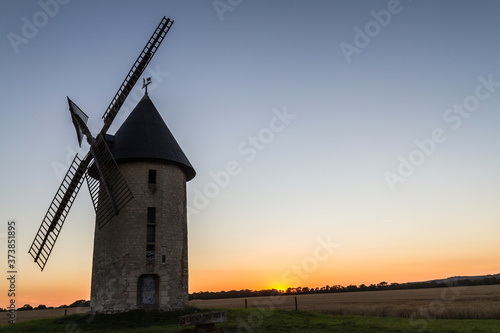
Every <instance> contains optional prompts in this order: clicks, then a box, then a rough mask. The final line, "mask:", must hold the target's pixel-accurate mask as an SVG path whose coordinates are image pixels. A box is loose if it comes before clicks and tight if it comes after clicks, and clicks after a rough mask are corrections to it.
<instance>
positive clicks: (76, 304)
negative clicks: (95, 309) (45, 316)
mask: <svg viewBox="0 0 500 333" xmlns="http://www.w3.org/2000/svg"><path fill="white" fill-rule="evenodd" d="M80 306H90V301H86V300H84V299H80V300H78V301H74V302H73V303H71V304H70V305H60V306H58V307H55V306H45V305H43V304H40V305H38V306H36V307H32V306H31V305H29V304H24V305H23V306H22V307H20V308H17V309H16V311H26V310H46V309H58V308H76V307H80ZM2 311H8V309H3V308H0V312H2Z"/></svg>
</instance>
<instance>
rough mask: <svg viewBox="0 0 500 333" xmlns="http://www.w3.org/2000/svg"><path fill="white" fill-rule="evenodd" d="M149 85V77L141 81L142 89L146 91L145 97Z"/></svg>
mask: <svg viewBox="0 0 500 333" xmlns="http://www.w3.org/2000/svg"><path fill="white" fill-rule="evenodd" d="M150 84H151V76H149V77H147V78H143V79H142V88H143V89H146V91H145V92H144V94H145V95H147V94H148V85H150Z"/></svg>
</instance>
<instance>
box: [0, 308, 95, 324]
mask: <svg viewBox="0 0 500 333" xmlns="http://www.w3.org/2000/svg"><path fill="white" fill-rule="evenodd" d="M64 310H66V309H64V308H57V309H46V310H26V311H17V312H16V321H17V322H18V323H20V322H23V321H26V320H33V319H44V318H54V317H62V316H64ZM89 310H90V308H89V307H80V308H78V307H75V308H67V312H66V314H67V315H68V316H69V315H72V314H79V313H87V312H88V311H89ZM8 315H9V312H0V325H5V324H7V323H8V320H9V318H8Z"/></svg>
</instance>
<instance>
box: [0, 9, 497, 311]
mask: <svg viewBox="0 0 500 333" xmlns="http://www.w3.org/2000/svg"><path fill="white" fill-rule="evenodd" d="M219 2H220V3H224V4H225V6H219V7H217V6H215V7H214V3H215V4H219ZM47 3H50V4H51V6H52V7H50V8H49V7H47V5H46V4H47ZM54 4H56V5H57V12H55V9H54V8H55V7H54V6H55V5H54ZM228 8H230V9H231V10H229V9H228ZM50 10H52V12H50V13H52V14H53V15H49V14H48V11H50ZM0 13H2V14H1V15H2V20H1V22H2V27H3V38H2V39H1V41H0V45H1V48H2V63H3V66H2V67H1V77H2V78H3V79H2V80H1V81H0V87H1V89H0V96H1V98H0V100H1V101H2V112H0V126H1V131H0V136H1V140H0V142H2V145H0V156H2V166H1V171H0V191H1V200H0V215H1V220H2V224H1V227H0V248H1V250H0V252H1V253H2V255H3V260H4V261H3V265H2V268H3V273H2V274H3V275H2V279H1V281H2V282H0V308H6V307H7V306H9V305H10V304H11V302H12V299H14V298H15V304H16V306H18V307H22V306H23V305H25V304H29V305H31V306H38V305H46V306H54V307H58V306H61V305H67V304H71V303H73V302H74V301H76V300H80V299H83V300H90V298H91V288H94V287H91V286H99V289H95V288H94V289H95V290H97V291H95V293H94V294H95V295H94V296H93V297H92V298H93V299H102V302H103V303H104V302H106V301H107V300H109V299H111V297H108V295H107V294H106V292H107V291H109V289H111V287H109V286H110V285H111V286H112V287H113V288H115V289H117V290H118V289H119V290H126V292H123V293H122V295H121V297H122V298H123V299H125V301H123V302H117V303H118V305H122V303H124V302H125V303H126V304H127V306H124V309H129V308H134V307H135V306H144V307H147V306H149V305H151V304H153V305H155V306H156V305H157V304H158V302H160V301H165V302H172V303H173V302H174V301H171V300H173V299H178V300H179V301H178V304H181V305H178V304H176V305H175V306H179V307H181V306H182V304H188V294H192V293H200V292H214V293H215V292H219V291H240V290H254V291H260V290H269V289H276V290H278V291H286V290H287V289H288V288H292V289H293V290H297V289H296V288H308V289H314V290H316V288H318V290H321V288H323V287H326V286H349V285H351V286H360V285H365V286H370V285H373V286H377V285H378V284H380V283H381V282H386V283H387V284H388V285H390V284H391V283H397V284H401V283H407V282H422V281H430V280H435V279H445V278H448V277H453V276H482V275H488V274H497V273H500V260H499V256H500V204H499V203H500V191H499V189H500V172H499V170H500V130H499V129H500V64H499V61H500V60H499V59H500V40H499V37H498V31H500V20H499V17H500V2H498V1H481V2H473V1H458V2H457V4H456V3H455V2H453V1H410V0H400V1H395V0H390V1H389V0H381V1H379V0H377V1H340V0H339V1H295V0H290V1H283V0H277V1H263V0H258V1H227V0H221V1H189V0H188V1H173V0H165V1H155V0H145V1H125V2H124V1H118V0H108V1H97V0H89V1H76V0H75V1H63V0H41V1H28V0H16V1H0ZM164 16H165V17H169V18H171V19H172V20H173V21H175V23H174V24H172V21H170V20H169V21H168V22H169V23H168V24H169V25H168V27H169V29H170V30H169V31H168V35H167V37H165V40H164V41H163V42H162V45H161V47H158V49H157V51H155V52H156V53H155V54H154V58H152V59H150V62H149V63H147V62H146V61H145V60H144V58H142V59H143V60H144V61H142V65H141V66H144V65H146V66H147V67H145V69H144V71H143V74H142V75H141V76H140V77H138V78H137V83H135V85H134V86H133V88H131V89H130V93H129V94H128V96H127V97H126V99H125V100H124V102H123V105H121V106H120V107H119V108H118V109H119V112H118V113H117V114H116V117H115V118H113V121H112V123H109V124H108V125H109V128H108V125H106V126H105V125H104V124H105V123H104V122H103V118H102V116H103V114H104V113H105V111H106V110H107V107H108V105H110V102H112V101H113V98H114V96H115V94H116V93H117V91H122V92H123V91H124V90H123V89H122V90H119V89H121V88H120V87H121V85H122V84H123V83H122V82H124V81H123V80H124V78H126V77H128V76H127V73H129V72H128V71H129V70H130V69H131V68H135V70H137V67H138V66H135V67H134V66H133V65H134V61H136V59H138V58H137V57H138V55H141V54H142V53H141V50H143V48H144V46H145V45H148V44H147V43H148V40H150V39H152V40H155V38H156V37H155V36H156V35H155V34H154V32H155V28H156V27H157V26H158V27H160V26H162V23H161V22H163V21H162V18H163V17H164ZM159 24H160V25H159ZM163 24H166V23H163ZM170 27H171V28H170ZM156 29H158V28H156ZM162 29H163V30H161V31H163V32H164V31H166V30H165V29H166V28H165V26H164V25H163V28H162ZM495 31H496V32H495ZM156 42H157V43H158V40H156ZM149 47H150V49H152V48H153V47H152V46H151V45H150V46H149ZM145 54H150V51H149V52H145ZM142 56H145V55H142ZM139 62H141V61H139ZM141 68H142V67H141ZM148 77H149V78H150V79H149V81H147V79H146V78H148ZM143 79H144V81H143ZM125 86H126V85H125ZM129 88H130V87H129ZM129 88H127V89H129ZM145 88H147V94H146V90H145ZM146 95H147V98H146ZM68 99H70V100H71V101H73V102H71V103H73V104H68ZM148 99H150V100H149V102H148V101H147V100H148ZM141 101H145V102H147V103H148V104H147V105H148V108H147V111H148V112H151V111H152V110H153V107H152V106H151V105H153V104H152V103H153V102H154V105H153V106H154V110H156V112H157V114H158V117H157V116H156V113H155V114H154V116H155V117H156V118H154V117H153V116H151V118H145V120H144V119H143V118H141V119H142V120H143V122H144V123H147V124H149V125H151V124H153V125H156V124H157V123H161V122H160V121H157V122H154V121H152V120H151V119H153V120H158V119H161V120H162V121H164V125H165V127H163V125H162V127H161V131H160V130H158V132H161V133H160V134H162V135H163V134H165V133H167V131H168V133H167V134H168V135H170V136H168V138H169V139H168V143H169V145H160V144H158V142H159V139H158V136H157V135H156V134H158V132H156V127H154V126H153V125H151V127H141V126H142V123H141V124H139V125H134V126H132V130H130V132H129V133H132V134H135V133H138V132H141V131H142V130H143V132H145V134H144V137H147V138H149V139H150V141H145V140H142V139H141V140H137V141H133V143H134V144H131V143H130V142H129V141H126V140H123V141H121V144H122V146H121V148H120V143H119V140H118V139H116V138H117V137H118V138H119V135H118V134H117V133H118V129H120V128H121V126H122V125H123V124H124V123H126V120H127V119H129V118H128V117H129V115H130V114H132V111H133V110H134V108H136V106H137V105H138V104H139V103H141ZM149 103H151V105H150V104H149ZM69 105H72V110H73V111H72V112H73V113H70V110H69ZM73 105H75V106H73ZM76 105H78V108H81V111H82V112H84V113H85V114H86V115H87V116H88V122H87V123H86V124H85V126H87V127H88V128H87V129H88V131H89V132H90V134H91V136H93V138H97V137H98V134H99V133H100V132H101V131H102V129H103V128H104V129H106V130H107V132H106V133H105V134H106V136H105V138H106V140H107V141H106V142H108V143H107V145H109V146H110V147H111V148H110V149H111V150H110V151H109V154H114V157H113V158H108V155H105V156H106V158H103V160H104V161H108V162H109V161H113V159H116V160H120V158H118V157H120V156H121V161H122V162H123V164H120V165H121V166H120V167H119V166H118V164H117V166H116V168H117V169H120V168H121V171H120V170H118V171H120V172H121V173H122V174H126V175H127V177H129V178H128V181H129V183H130V184H128V185H127V186H129V188H131V189H134V191H135V193H132V192H130V194H131V195H132V196H133V199H132V197H131V196H130V194H129V193H128V192H127V195H126V199H127V200H136V201H135V203H134V205H135V204H136V203H137V202H138V201H140V200H142V201H141V202H140V204H141V206H139V204H137V206H131V205H132V204H130V206H126V205H125V204H123V206H124V207H128V208H123V207H120V209H130V210H129V211H127V213H122V211H119V210H118V207H115V206H116V202H115V201H114V200H112V197H113V195H112V194H109V195H108V192H110V191H111V189H112V188H113V186H110V187H109V188H108V191H105V190H106V188H105V187H103V188H101V189H100V191H101V192H102V193H106V195H108V196H109V198H110V199H108V200H110V201H109V202H110V204H109V205H110V206H109V207H108V212H110V213H109V214H110V216H112V217H110V219H111V218H113V219H115V220H114V221H125V222H124V223H125V224H123V223H121V224H119V225H113V223H111V222H112V220H110V221H111V222H109V223H108V224H106V225H105V226H104V227H103V228H102V230H104V231H102V230H101V229H99V224H96V209H95V206H97V208H98V207H99V203H98V202H99V201H97V203H96V201H95V195H96V194H95V193H99V192H96V190H95V189H96V187H94V188H92V187H91V189H90V190H89V186H88V185H87V181H89V180H90V181H91V182H92V179H94V178H92V177H93V176H92V175H91V173H92V172H91V171H90V170H91V167H90V165H91V164H88V165H87V167H88V169H87V168H85V170H84V171H82V172H81V173H79V174H78V177H81V179H82V183H78V184H81V187H80V188H79V192H78V194H77V196H76V198H75V199H74V203H73V206H72V207H71V210H70V211H69V213H68V214H67V218H66V220H65V221H64V225H63V226H62V228H61V229H60V234H59V235H58V236H57V243H55V245H54V246H53V248H52V252H50V251H49V252H50V259H49V260H48V261H47V262H46V265H45V266H39V265H37V263H35V260H34V258H33V253H35V256H36V253H37V251H32V252H31V253H32V254H29V253H28V251H29V250H30V246H31V244H32V243H33V242H34V239H36V238H35V237H36V235H37V234H38V233H39V227H40V224H41V223H42V221H43V220H44V216H46V213H47V210H48V209H49V207H50V204H51V202H52V200H53V198H54V196H55V195H56V193H57V191H58V188H59V186H60V184H61V183H62V181H63V178H64V177H65V175H66V170H68V169H69V167H70V165H71V163H72V161H73V159H74V157H75V155H76V154H78V156H79V158H80V159H82V160H83V159H85V156H87V153H89V151H91V149H90V147H91V144H92V142H93V141H92V140H89V141H91V143H89V142H86V141H85V140H84V141H83V142H82V143H81V147H80V144H79V137H78V135H76V134H75V126H74V122H75V120H74V119H73V118H72V115H73V117H75V116H74V115H75V114H79V113H78V112H77V111H78V110H77V109H76ZM116 105H118V103H117V104H116ZM141 105H142V104H141ZM112 109H113V108H112ZM118 109H116V110H118ZM75 110H77V111H75ZM141 110H142V109H141ZM148 114H149V113H148ZM79 117H80V118H76V119H77V120H79V122H78V121H76V122H77V123H78V124H80V125H77V127H76V129H77V133H78V128H79V127H78V126H82V125H81V123H83V118H85V117H83V116H79ZM104 119H106V118H104ZM134 119H135V118H134ZM85 120H86V119H85ZM134 121H135V120H131V123H133V124H135V123H134ZM82 128H83V127H82ZM129 128H130V127H129ZM144 128H146V129H144ZM84 129H85V128H84ZM151 133H153V134H154V135H153V134H151ZM149 134H151V135H149ZM167 134H165V135H167ZM111 136H113V137H111ZM103 138H104V136H103ZM161 138H163V136H161ZM115 139H116V141H115ZM95 140H96V141H95V142H97V139H95ZM101 140H104V139H101ZM174 144H175V145H178V146H179V149H177V148H176V149H173V150H172V149H170V148H171V147H173V146H175V145H174ZM113 145H114V146H113ZM97 146H98V145H97V144H96V145H95V147H97ZM92 147H94V146H92ZM99 147H101V148H103V147H105V146H99ZM106 147H107V146H106ZM113 147H114V148H113ZM117 147H118V148H117ZM131 147H132V148H134V147H135V148H134V149H136V150H137V151H134V154H136V155H137V156H138V157H137V156H135V155H134V156H132V157H131V156H129V155H126V154H125V153H127V152H129V150H133V149H132V148H131ZM180 147H181V148H182V149H181V148H180ZM108 148H109V147H108ZM93 149H94V148H92V151H94V150H93ZM113 149H115V150H113ZM120 149H121V150H120ZM156 150H159V151H160V153H158V155H157V154H156V153H157V152H156ZM103 151H107V150H105V149H104V148H103ZM120 152H121V153H123V154H122V155H120ZM163 153H165V155H168V156H167V157H168V158H167V157H165V156H164V155H163ZM180 153H183V154H185V157H186V159H185V160H184V158H182V156H181V157H179V156H180ZM103 154H108V153H103ZM88 156H90V157H88V158H87V159H86V160H85V161H87V162H88V161H91V160H92V161H94V157H93V155H92V154H90V155H88ZM109 156H111V155H109ZM117 156H118V157H117ZM133 159H137V161H136V162H137V168H138V169H137V170H139V171H137V170H136V169H126V167H123V165H124V164H125V163H129V162H130V161H131V160H133ZM89 163H90V162H89ZM146 163H153V164H154V163H158V165H161V167H158V165H156V166H155V165H153V166H154V167H153V166H151V165H150V164H147V165H146ZM114 167H115V166H114V164H113V168H114ZM95 168H97V167H95ZM162 168H163V169H162ZM169 168H170V169H169ZM87 170H88V173H87V175H89V177H87V179H85V172H87ZM92 170H93V169H92ZM113 170H115V169H113ZM165 170H166V171H165ZM143 171H144V174H143V173H142V172H143ZM157 171H158V173H156V172H157ZM161 171H165V173H163V174H162V173H161ZM195 171H196V177H194V172H195ZM95 172H97V173H96V175H100V173H99V171H95ZM127 172H128V173H127ZM101 173H102V174H104V172H101ZM146 175H147V176H146ZM172 175H175V177H174V176H172ZM157 176H158V183H157V182H156V181H157V178H156V177H157ZM163 176H164V178H161V177H163ZM96 177H98V176H96ZM99 177H100V176H99ZM150 177H151V179H154V182H153V181H152V180H151V183H150ZM102 178H104V176H102ZM99 179H100V178H99ZM94 181H95V183H94V184H100V181H96V180H94ZM120 184H121V183H120ZM95 186H97V185H95ZM116 187H118V186H116ZM116 187H115V188H116ZM73 190H74V188H73ZM162 191H163V192H162ZM92 193H93V195H94V197H92V196H91V194H92ZM159 193H162V196H163V197H162V198H161V200H160V199H158V197H159V196H160V194H159ZM102 195H104V194H102ZM123 195H124V196H125V194H123ZM60 196H61V195H60ZM56 197H59V196H56ZM93 199H94V201H93ZM122 199H123V198H122ZM65 200H67V201H68V200H69V197H66V199H65ZM125 201H126V200H125V199H123V200H122V202H125ZM102 202H103V201H101V203H102ZM129 202H131V203H132V202H133V201H126V204H127V205H128V204H129ZM94 204H95V206H94ZM103 205H104V204H103ZM117 212H118V214H116V213H117ZM99 216H102V215H99ZM117 216H118V217H117ZM152 216H153V217H154V218H152ZM10 221H15V222H16V229H15V230H16V235H15V240H16V242H15V244H16V246H17V247H16V251H15V265H14V266H9V265H11V263H10V262H7V260H8V257H7V256H8V250H9V247H8V245H9V238H8V237H9V234H8V232H9V230H8V229H7V228H8V224H7V223H8V222H10ZM124 225H127V228H128V229H125V228H121V227H123V226H124ZM96 228H97V229H96ZM104 228H108V229H104ZM42 229H43V228H42ZM47 230H48V228H47ZM54 230H56V231H57V232H59V229H56V228H55V227H54V228H52V230H51V231H50V232H49V234H50V233H53V234H54V233H55V232H54ZM96 230H97V232H96ZM41 233H43V232H41ZM138 235H141V236H140V237H142V238H141V242H131V241H130V242H128V241H125V240H129V239H132V237H135V236H137V238H139V236H138ZM142 235H143V236H142ZM127 237H128V238H127ZM47 239H50V238H49V237H47ZM134 239H135V238H134ZM41 242H43V241H40V243H41ZM124 243H126V244H125V245H124ZM46 244H47V241H46V242H45V243H44V246H48V245H46ZM95 244H97V246H94V245H95ZM115 244H120V246H122V247H115V246H114V245H115ZM132 248H133V249H135V250H131V249H132ZM129 250H130V251H129ZM134 251H135V252H134ZM139 252H140V255H137V256H134V254H137V253H139ZM39 253H44V252H43V251H41V250H40V251H39ZM110 253H113V254H115V256H114V257H113V258H112V259H113V260H114V261H113V260H111V259H110V257H108V255H109V256H111V255H110ZM39 258H40V256H38V259H37V260H39V261H40V260H41V259H39ZM94 258H98V259H95V260H96V261H94ZM117 258H119V259H117ZM120 258H121V259H120ZM132 258H133V259H132ZM137 258H138V259H137ZM11 260H12V259H11ZM44 260H45V259H44ZM44 260H43V261H44ZM134 260H135V261H134ZM96 262H97V263H98V264H96ZM111 262H113V263H111ZM132 264H134V265H136V264H137V267H140V269H139V268H137V269H135V268H134V269H132V268H131V266H132ZM41 267H43V271H42V269H41ZM93 267H94V271H97V270H98V271H99V274H100V275H98V277H93V275H92V269H93ZM134 267H135V266H134ZM97 268H98V269H97ZM8 271H12V272H16V273H7V272H8ZM111 271H113V272H114V273H113V274H114V276H110V275H111V273H110V272H111ZM11 274H16V279H15V287H16V293H15V297H14V296H9V293H8V290H9V288H10V285H11V282H10V281H9V280H7V279H6V277H8V276H9V275H11ZM107 274H108V275H107ZM102 276H105V277H106V278H102ZM93 279H94V282H92V280H93ZM174 280H175V281H176V282H175V283H174V282H172V281H174ZM95 281H98V282H95ZM116 281H120V283H122V285H120V286H119V287H116V283H117V282H116ZM178 281H180V282H178ZM139 285H140V286H139ZM179 286H182V288H181V287H179ZM120 288H121V289H120ZM141 288H143V289H141ZM148 288H149V289H148ZM356 288H357V287H356ZM180 289H182V290H181V291H182V292H179V293H178V295H177V294H176V293H177V292H178V290H180ZM137 290H141V292H142V293H141V294H138V291H137ZM127 293H128V294H127ZM174 294H175V295H174ZM138 295H139V296H138ZM141 295H142V296H144V297H141ZM151 295H153V296H151ZM295 296H296V295H293V296H290V297H291V298H293V297H295ZM148 297H149V298H148ZM159 300H160V301H159ZM113 301H114V299H113ZM148 302H151V303H148ZM173 306H174V305H173ZM104 308H105V306H104V305H103V306H102V309H104ZM134 309H135V308H134ZM103 311H104V310H103ZM409 316H410V314H408V315H407V317H409Z"/></svg>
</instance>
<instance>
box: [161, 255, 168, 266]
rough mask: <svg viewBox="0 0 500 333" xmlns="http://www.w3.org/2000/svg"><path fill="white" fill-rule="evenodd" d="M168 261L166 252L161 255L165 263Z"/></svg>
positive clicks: (162, 261)
mask: <svg viewBox="0 0 500 333" xmlns="http://www.w3.org/2000/svg"><path fill="white" fill-rule="evenodd" d="M166 262H167V256H166V255H165V254H162V255H161V263H162V264H164V263H166Z"/></svg>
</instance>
